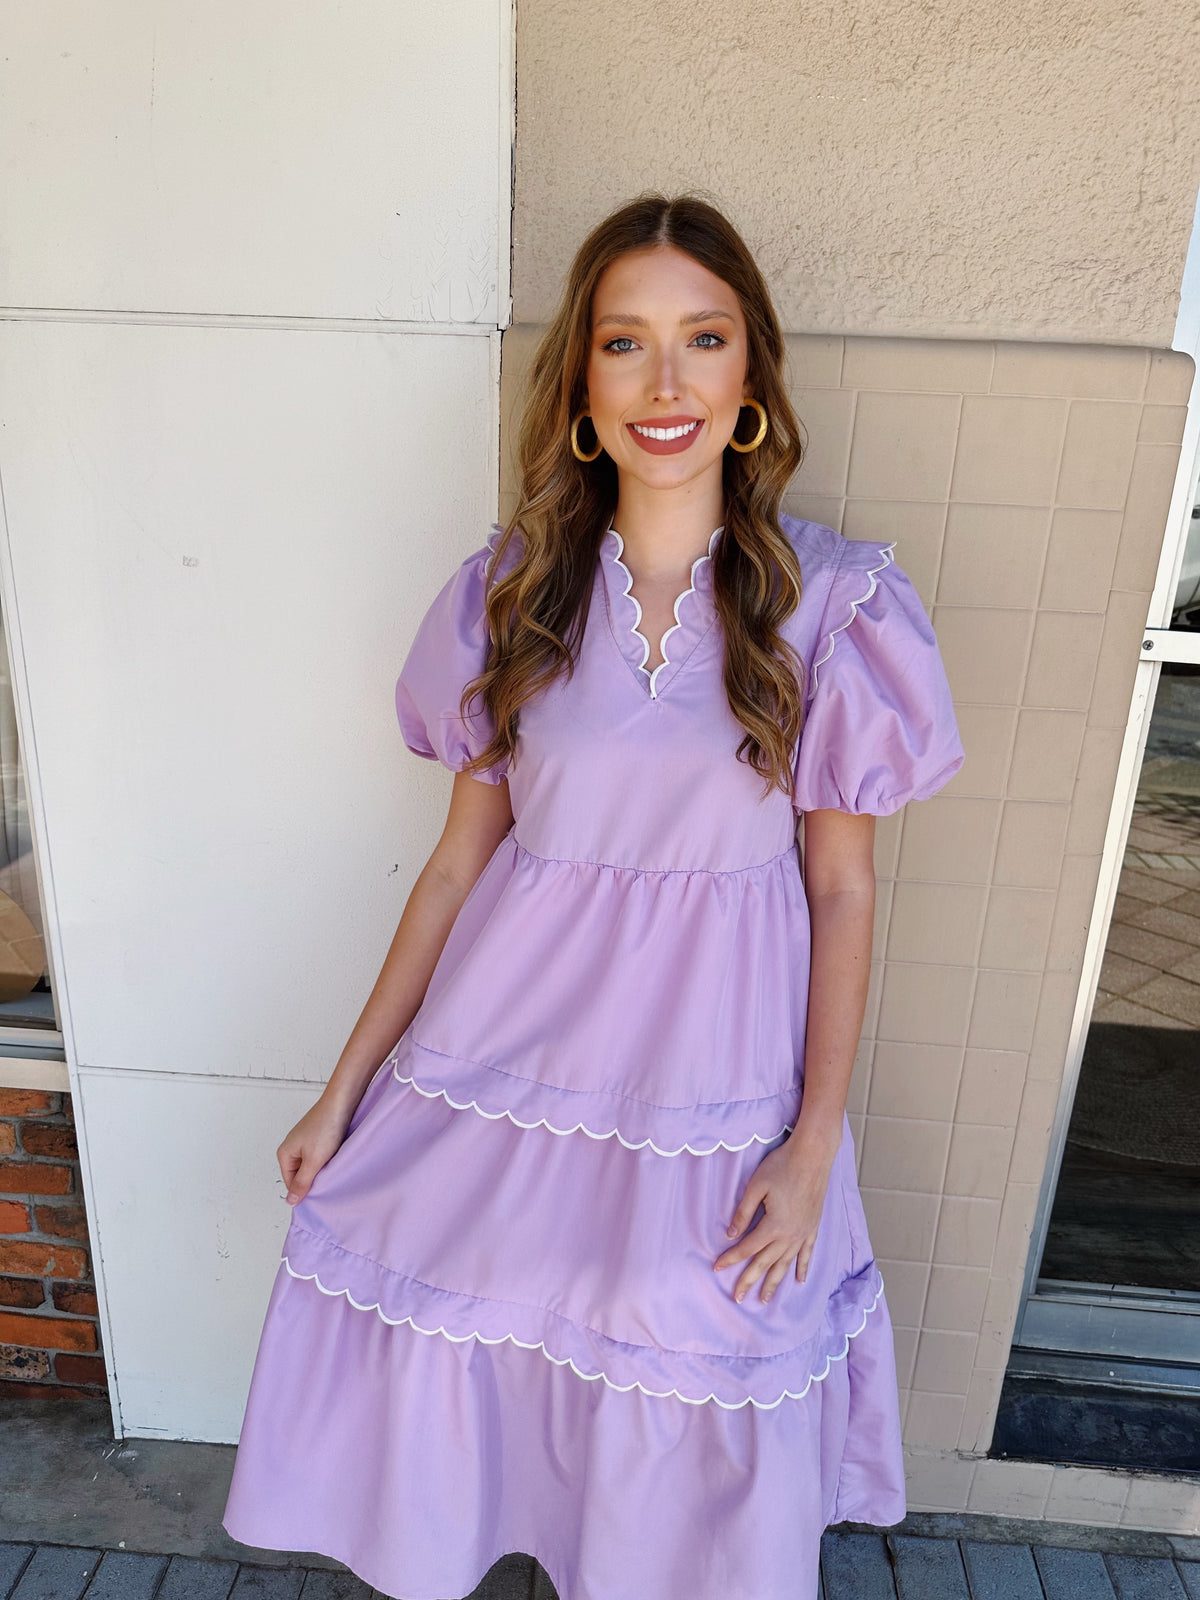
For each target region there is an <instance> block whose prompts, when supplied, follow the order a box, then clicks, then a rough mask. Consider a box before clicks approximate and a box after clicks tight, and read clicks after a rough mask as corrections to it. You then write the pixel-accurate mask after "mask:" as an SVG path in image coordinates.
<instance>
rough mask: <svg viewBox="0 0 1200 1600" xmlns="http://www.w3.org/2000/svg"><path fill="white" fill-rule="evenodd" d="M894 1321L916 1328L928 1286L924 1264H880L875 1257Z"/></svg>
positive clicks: (925, 1262)
mask: <svg viewBox="0 0 1200 1600" xmlns="http://www.w3.org/2000/svg"><path fill="white" fill-rule="evenodd" d="M876 1261H877V1263H878V1266H879V1271H880V1274H881V1275H882V1277H883V1292H884V1295H885V1296H886V1298H887V1304H888V1311H889V1312H890V1313H891V1318H892V1321H893V1322H898V1323H900V1324H901V1325H902V1326H904V1327H906V1328H919V1327H920V1326H921V1321H922V1312H923V1309H924V1306H925V1290H926V1288H927V1287H928V1284H929V1263H928V1262H927V1261H883V1260H880V1259H879V1257H876Z"/></svg>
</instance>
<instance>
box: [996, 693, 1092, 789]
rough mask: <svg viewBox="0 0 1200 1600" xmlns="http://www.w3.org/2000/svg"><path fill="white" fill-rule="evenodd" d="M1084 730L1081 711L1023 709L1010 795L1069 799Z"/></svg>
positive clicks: (1083, 719)
mask: <svg viewBox="0 0 1200 1600" xmlns="http://www.w3.org/2000/svg"><path fill="white" fill-rule="evenodd" d="M1086 732H1087V714H1086V712H1084V711H1043V710H1040V709H1039V710H1035V709H1032V708H1029V707H1027V708H1025V709H1023V710H1022V711H1021V714H1020V716H1019V717H1018V718H1017V736H1016V739H1015V741H1014V743H1013V754H1012V765H1011V767H1010V768H1009V774H1008V790H1007V792H1008V794H1009V796H1010V797H1011V798H1012V799H1014V800H1063V801H1069V800H1070V799H1071V797H1072V795H1073V794H1074V791H1075V779H1076V776H1077V775H1078V772H1079V755H1080V751H1081V750H1082V749H1083V736H1084V734H1085V733H1086Z"/></svg>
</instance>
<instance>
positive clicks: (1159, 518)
mask: <svg viewBox="0 0 1200 1600" xmlns="http://www.w3.org/2000/svg"><path fill="white" fill-rule="evenodd" d="M1178 466H1179V448H1178V446H1177V445H1174V444H1139V445H1138V447H1137V452H1136V455H1135V456H1134V461H1133V470H1132V473H1131V475H1130V480H1129V491H1128V497H1127V499H1126V501H1125V515H1124V519H1123V521H1122V523H1121V543H1120V545H1119V546H1118V547H1117V563H1116V569H1115V571H1114V574H1113V587H1114V588H1117V589H1134V590H1137V589H1142V590H1145V591H1147V593H1148V592H1149V591H1150V590H1151V589H1153V587H1154V580H1155V578H1156V576H1157V573H1158V562H1159V557H1160V555H1161V553H1162V547H1163V539H1164V537H1165V534H1166V527H1167V513H1168V511H1169V510H1170V507H1171V496H1172V494H1173V493H1174V489H1175V474H1176V472H1177V470H1178Z"/></svg>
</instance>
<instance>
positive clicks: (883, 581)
mask: <svg viewBox="0 0 1200 1600" xmlns="http://www.w3.org/2000/svg"><path fill="white" fill-rule="evenodd" d="M853 542H855V543H857V542H858V541H853ZM891 549H892V547H891V546H890V545H888V546H884V547H882V548H877V549H875V550H874V551H873V552H872V557H873V560H872V562H871V564H870V565H864V566H862V567H859V566H858V564H857V563H855V565H854V566H853V567H851V568H849V569H847V570H839V572H838V574H837V576H836V577H835V578H834V581H833V585H832V587H831V590H830V594H829V598H828V601H827V604H826V607H825V614H824V617H823V619H822V623H821V628H820V630H819V633H818V639H817V645H816V649H815V650H814V652H813V658H812V666H811V669H810V673H809V681H808V685H807V699H808V710H807V715H806V718H805V721H804V724H803V727H802V730H801V734H800V742H799V746H798V749H797V753H796V761H795V769H794V777H795V788H794V794H793V804H794V806H795V809H796V810H797V811H816V810H820V809H824V808H829V809H832V810H836V811H847V812H851V813H854V814H858V813H862V812H870V813H873V814H874V815H875V816H881V817H883V816H889V815H890V814H891V813H892V812H893V811H899V809H900V807H901V806H903V805H906V804H907V803H908V802H909V801H910V800H927V799H928V798H929V796H930V795H932V794H936V792H937V791H938V790H939V789H940V788H942V787H943V785H945V784H947V783H948V782H949V781H950V779H951V778H952V777H953V776H954V774H955V773H956V772H957V771H958V769H959V768H960V767H961V766H962V764H963V760H964V751H963V747H962V741H961V739H960V737H959V731H958V723H957V720H956V718H955V715H954V703H953V700H952V698H951V694H950V685H949V682H948V681H947V678H946V671H945V667H944V666H943V664H942V658H941V653H940V651H939V650H938V644H937V639H936V637H935V635H934V631H933V625H932V624H931V622H930V621H929V618H928V616H927V615H926V612H925V608H924V606H923V605H922V603H921V599H920V596H919V595H918V594H917V592H916V590H915V588H914V587H913V584H912V580H911V579H910V578H909V577H908V575H907V573H905V572H904V570H903V569H902V568H901V567H899V566H898V565H897V564H896V562H895V561H894V560H893V559H892V556H891Z"/></svg>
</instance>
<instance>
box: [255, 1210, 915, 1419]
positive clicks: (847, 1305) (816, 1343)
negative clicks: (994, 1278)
mask: <svg viewBox="0 0 1200 1600" xmlns="http://www.w3.org/2000/svg"><path fill="white" fill-rule="evenodd" d="M301 1234H304V1235H306V1236H307V1237H308V1238H310V1239H311V1240H312V1241H313V1243H312V1245H311V1246H309V1247H308V1248H309V1249H310V1251H311V1252H312V1253H313V1254H314V1255H316V1256H317V1257H318V1258H320V1257H321V1256H322V1255H323V1253H324V1252H325V1251H326V1250H327V1249H332V1250H336V1251H337V1252H338V1253H339V1254H341V1255H345V1256H349V1257H351V1258H352V1259H353V1260H354V1261H357V1262H360V1263H361V1265H362V1268H363V1270H364V1271H365V1273H366V1276H368V1277H374V1276H376V1275H377V1274H380V1273H382V1274H386V1276H387V1278H388V1279H393V1280H396V1281H397V1282H402V1283H403V1285H404V1289H405V1292H406V1294H407V1297H408V1298H409V1299H416V1300H422V1299H424V1300H425V1301H426V1302H427V1303H428V1307H427V1308H428V1309H429V1310H433V1309H434V1304H435V1302H440V1303H442V1304H449V1305H455V1306H459V1307H461V1308H462V1312H463V1313H464V1315H463V1317H462V1319H461V1320H462V1329H461V1331H459V1332H454V1331H451V1329H450V1328H448V1327H446V1325H445V1324H446V1321H453V1320H454V1319H453V1318H449V1317H447V1318H445V1320H443V1321H441V1322H438V1320H437V1316H436V1315H435V1316H429V1317H427V1318H426V1320H428V1321H429V1322H431V1323H435V1324H436V1325H435V1326H432V1327H425V1326H423V1325H422V1323H420V1322H418V1321H417V1320H416V1316H424V1315H425V1313H424V1312H421V1311H420V1310H418V1311H417V1312H416V1313H411V1312H410V1313H406V1314H403V1315H397V1316H392V1315H390V1314H389V1312H387V1311H385V1310H384V1308H383V1302H382V1300H381V1299H378V1298H377V1299H374V1300H370V1299H368V1298H366V1296H365V1295H364V1297H363V1298H362V1299H357V1298H355V1295H354V1294H353V1292H352V1290H351V1288H350V1286H349V1285H343V1286H342V1287H340V1288H331V1287H329V1286H328V1285H326V1284H325V1283H324V1282H323V1281H322V1279H321V1275H320V1272H319V1271H318V1270H317V1268H316V1267H315V1265H314V1263H313V1262H312V1261H311V1260H310V1261H307V1262H302V1263H300V1265H296V1264H294V1263H293V1259H292V1255H290V1254H289V1253H288V1248H287V1244H288V1242H290V1244H291V1247H292V1251H293V1252H294V1254H295V1255H296V1256H297V1257H300V1256H302V1255H303V1254H304V1248H305V1247H304V1245H303V1244H302V1243H300V1241H299V1238H298V1236H299V1235H301ZM280 1264H281V1265H282V1266H283V1267H284V1268H286V1270H287V1272H288V1274H289V1275H290V1276H291V1277H293V1278H298V1279H301V1280H303V1281H305V1282H312V1283H315V1285H316V1287H317V1288H318V1289H319V1290H320V1292H321V1293H322V1294H324V1295H327V1296H329V1297H330V1298H336V1297H337V1296H339V1295H345V1297H346V1300H347V1302H348V1303H349V1304H350V1305H351V1306H353V1307H354V1309H355V1310H356V1311H374V1312H375V1313H376V1315H377V1316H379V1317H380V1318H381V1320H382V1321H384V1322H386V1323H387V1324H389V1326H392V1327H400V1326H407V1327H409V1328H411V1329H412V1330H413V1332H415V1333H420V1334H423V1335H425V1336H426V1337H428V1338H433V1337H437V1336H440V1337H442V1338H444V1339H448V1340H449V1341H450V1342H451V1343H453V1344H465V1343H467V1342H469V1341H470V1340H477V1341H478V1342H479V1343H480V1344H485V1345H497V1344H505V1343H509V1344H513V1345H515V1346H517V1347H518V1348H520V1349H522V1350H538V1351H540V1352H541V1354H542V1355H543V1356H544V1357H545V1359H546V1360H548V1361H550V1362H552V1363H553V1364H554V1365H555V1366H558V1367H569V1368H570V1369H571V1371H572V1372H573V1373H574V1374H575V1375H576V1377H578V1378H582V1379H583V1380H584V1381H585V1382H587V1383H597V1382H599V1383H602V1384H604V1386H605V1387H606V1388H609V1389H615V1390H617V1391H619V1392H621V1393H626V1394H627V1393H629V1392H630V1391H631V1390H635V1389H636V1390H639V1391H640V1392H641V1393H642V1394H644V1395H646V1396H648V1397H649V1398H651V1399H656V1400H657V1399H662V1400H667V1399H676V1400H681V1401H682V1402H683V1403H684V1404H685V1405H697V1406H699V1405H716V1406H719V1407H720V1408H721V1409H722V1410H724V1411H739V1410H741V1409H742V1407H744V1406H747V1405H750V1406H753V1407H754V1408H755V1409H756V1410H759V1411H773V1410H775V1408H776V1407H777V1406H780V1405H782V1404H783V1402H784V1401H785V1400H802V1399H803V1398H804V1396H805V1395H806V1394H807V1393H808V1392H809V1390H810V1389H811V1388H812V1386H813V1384H814V1383H821V1382H822V1381H823V1380H824V1379H825V1378H826V1377H828V1375H829V1373H830V1371H831V1370H832V1368H833V1366H834V1364H835V1363H837V1362H839V1361H844V1360H845V1359H846V1357H847V1355H848V1354H849V1352H850V1346H851V1344H852V1343H853V1341H854V1340H855V1339H856V1338H858V1336H859V1334H861V1333H862V1332H863V1330H864V1329H865V1328H866V1327H867V1325H868V1323H869V1322H870V1320H871V1316H872V1313H873V1312H875V1311H876V1310H877V1308H878V1307H879V1305H880V1302H881V1300H882V1298H883V1278H882V1275H881V1274H880V1272H879V1269H878V1267H877V1266H876V1265H875V1263H874V1262H872V1263H871V1264H870V1266H869V1268H866V1269H864V1270H863V1271H862V1272H860V1273H859V1274H858V1275H857V1276H856V1277H855V1278H850V1279H846V1280H845V1282H844V1283H843V1284H842V1285H841V1286H840V1288H839V1289H838V1290H837V1291H835V1293H834V1294H833V1295H832V1296H831V1297H830V1300H829V1304H828V1307H827V1315H829V1316H830V1317H831V1320H832V1322H833V1323H834V1324H837V1323H839V1322H840V1323H841V1324H842V1326H836V1325H834V1326H831V1325H826V1327H824V1328H823V1329H822V1330H821V1334H820V1335H818V1336H816V1337H815V1338H814V1339H813V1340H812V1341H810V1346H811V1348H809V1349H808V1352H807V1354H806V1355H804V1356H803V1357H802V1358H800V1359H797V1360H796V1365H797V1367H798V1368H799V1369H800V1370H804V1368H805V1367H807V1369H808V1370H807V1374H806V1376H805V1378H804V1379H803V1381H802V1382H801V1381H800V1380H799V1379H793V1380H792V1382H793V1384H794V1385H795V1387H789V1386H788V1385H787V1383H786V1381H785V1384H784V1387H783V1388H782V1389H781V1390H780V1391H779V1393H777V1394H776V1395H775V1398H774V1399H773V1400H767V1399H760V1398H759V1397H758V1396H756V1395H752V1394H743V1395H742V1397H741V1398H740V1399H736V1400H734V1399H726V1398H722V1396H721V1395H719V1394H718V1393H717V1392H716V1389H715V1388H713V1389H710V1392H709V1393H708V1394H706V1395H699V1394H686V1393H684V1392H683V1390H682V1389H680V1388H678V1387H677V1386H672V1387H663V1388H658V1387H653V1386H651V1385H649V1384H647V1383H643V1382H642V1381H641V1379H640V1378H636V1377H632V1376H629V1378H628V1381H622V1376H625V1375H622V1376H614V1375H613V1371H612V1370H611V1369H613V1368H614V1367H615V1366H617V1365H618V1364H619V1363H621V1362H623V1363H624V1364H625V1366H626V1367H632V1366H634V1365H637V1364H640V1363H644V1362H645V1361H647V1360H651V1361H655V1360H657V1361H658V1362H660V1363H662V1364H664V1365H666V1364H668V1363H671V1364H678V1365H689V1366H691V1367H692V1369H693V1376H694V1377H698V1378H700V1379H701V1381H700V1382H698V1383H697V1384H696V1388H697V1389H699V1388H702V1387H705V1386H706V1384H708V1383H711V1374H712V1368H713V1365H714V1364H720V1365H723V1366H724V1367H726V1368H729V1367H733V1366H735V1365H741V1366H743V1367H746V1366H753V1365H762V1364H763V1363H773V1362H776V1361H778V1362H785V1361H789V1360H790V1359H794V1358H798V1357H800V1352H789V1353H788V1354H787V1355H785V1356H759V1357H736V1356H725V1357H723V1356H707V1357H703V1356H698V1355H695V1354H693V1353H691V1352H689V1351H678V1350H666V1349H661V1348H657V1347H652V1346H638V1345H628V1344H624V1343H622V1342H621V1341H619V1340H616V1339H611V1338H609V1337H608V1336H607V1335H606V1334H601V1333H599V1332H597V1331H596V1330H595V1329H592V1328H586V1327H584V1326H583V1325H581V1324H579V1323H575V1322H571V1321H570V1319H569V1318H566V1317H563V1316H561V1315H559V1314H558V1313H555V1312H548V1311H544V1310H541V1309H539V1308H537V1307H522V1306H517V1305H515V1304H509V1305H505V1307H504V1309H505V1311H506V1312H510V1313H512V1312H516V1313H521V1312H523V1313H524V1314H525V1315H526V1316H527V1317H528V1316H532V1317H533V1318H534V1319H535V1320H538V1321H541V1320H544V1319H546V1318H554V1319H555V1320H557V1321H558V1322H560V1323H562V1324H563V1329H564V1333H565V1334H566V1335H567V1337H568V1338H570V1337H573V1338H574V1339H575V1340H577V1341H578V1342H579V1343H580V1344H581V1345H583V1346H585V1347H587V1348H588V1349H589V1351H590V1353H591V1360H590V1361H589V1362H588V1363H587V1364H585V1365H581V1364H580V1363H579V1362H578V1361H576V1359H575V1358H574V1357H573V1356H571V1355H565V1354H563V1355H556V1354H554V1353H553V1352H552V1351H551V1350H550V1349H549V1348H548V1347H547V1345H546V1343H545V1341H544V1339H522V1338H520V1337H519V1336H518V1335H517V1334H516V1333H515V1332H513V1331H512V1330H511V1329H506V1330H505V1331H504V1332H503V1333H493V1334H488V1333H485V1332H483V1330H482V1329H481V1328H480V1327H478V1326H475V1325H472V1324H474V1323H475V1322H477V1321H480V1320H482V1317H481V1316H480V1315H479V1313H480V1312H481V1311H482V1310H483V1309H484V1308H486V1307H489V1306H492V1305H499V1302H493V1301H487V1300H481V1299H477V1298H475V1297H473V1296H470V1295H464V1294H459V1293H457V1292H455V1291H453V1290H447V1289H436V1288H433V1287H432V1286H431V1285H428V1284H422V1283H420V1282H419V1281H418V1280H417V1279H413V1278H407V1277H405V1275H404V1274H403V1273H399V1272H396V1271H395V1270H394V1269H392V1268H388V1267H381V1266H380V1265H379V1264H378V1263H376V1262H372V1261H370V1260H368V1259H367V1258H366V1257H356V1256H355V1255H354V1252H353V1251H348V1250H344V1249H343V1247H342V1246H340V1245H337V1244H336V1243H334V1242H333V1241H325V1240H322V1239H320V1238H319V1236H318V1235H316V1234H311V1233H309V1231H308V1230H307V1229H303V1228H298V1227H296V1226H295V1224H293V1226H292V1228H290V1229H289V1234H288V1241H285V1248H284V1251H283V1254H282V1255H281V1258H280ZM301 1265H303V1266H313V1271H311V1272H305V1271H302V1270H300V1266H301ZM397 1309H398V1308H397ZM467 1313H469V1315H467ZM527 1331H531V1330H527ZM822 1335H823V1337H822ZM600 1350H604V1351H605V1352H606V1354H607V1357H608V1359H607V1361H602V1360H600V1359H597V1352H598V1351H600ZM588 1366H590V1367H591V1368H592V1370H588ZM706 1371H707V1373H708V1376H707V1377H704V1376H703V1375H704V1374H705V1372H706Z"/></svg>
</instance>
